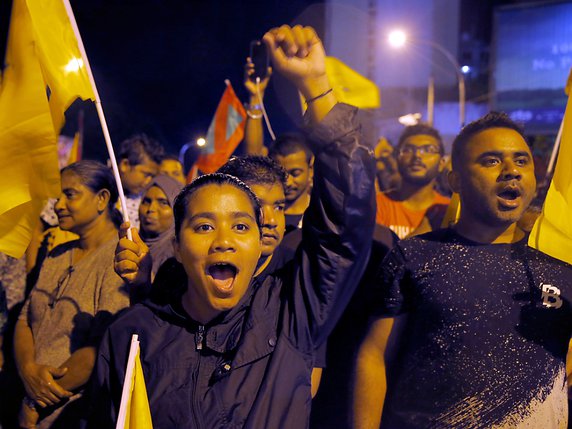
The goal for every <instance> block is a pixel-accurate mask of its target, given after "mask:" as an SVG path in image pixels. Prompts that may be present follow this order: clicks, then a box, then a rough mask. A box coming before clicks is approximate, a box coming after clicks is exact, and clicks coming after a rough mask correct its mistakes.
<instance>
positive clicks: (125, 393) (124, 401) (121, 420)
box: [115, 334, 139, 429]
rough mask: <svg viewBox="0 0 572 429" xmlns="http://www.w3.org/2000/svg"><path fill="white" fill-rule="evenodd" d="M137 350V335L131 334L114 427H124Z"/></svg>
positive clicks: (117, 428) (118, 428)
mask: <svg viewBox="0 0 572 429" xmlns="http://www.w3.org/2000/svg"><path fill="white" fill-rule="evenodd" d="M138 351H139V336H138V335H137V334H133V335H132V336H131V346H130V347H129V357H128V358H127V368H126V369H125V379H124V380H123V390H122V391H121V402H120V405H119V415H118V416H117V424H116V425H115V429H124V428H125V418H126V417H127V406H128V404H129V398H130V397H131V391H132V390H133V371H134V370H135V358H136V357H137V352H138Z"/></svg>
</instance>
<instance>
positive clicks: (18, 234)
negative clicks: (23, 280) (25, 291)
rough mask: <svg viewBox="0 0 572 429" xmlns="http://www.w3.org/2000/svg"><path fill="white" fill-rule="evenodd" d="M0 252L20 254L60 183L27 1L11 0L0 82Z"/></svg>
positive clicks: (12, 254)
mask: <svg viewBox="0 0 572 429" xmlns="http://www.w3.org/2000/svg"><path fill="white" fill-rule="evenodd" d="M0 153H1V154H2V156H1V157H0V171H2V177H3V180H2V186H0V251H2V252H4V253H6V254H8V255H10V256H13V257H15V258H19V257H21V256H22V255H23V254H24V251H25V250H26V247H27V245H28V243H29V242H30V238H31V236H32V230H33V228H34V227H35V225H36V223H37V222H38V216H39V213H40V211H41V209H42V207H43V205H44V203H45V201H46V200H47V198H48V196H57V195H58V194H59V190H60V189H59V188H60V185H59V183H60V177H59V170H58V153H57V140H56V133H55V132H54V127H53V125H52V118H51V115H50V109H49V106H48V100H47V98H46V90H45V84H44V80H43V77H42V73H41V69H40V65H39V63H38V60H37V57H36V56H35V53H34V40H33V38H32V30H31V21H30V16H29V14H28V11H27V8H26V5H25V2H24V1H23V0H14V2H13V5H12V17H11V25H10V31H9V35H8V46H7V51H6V69H5V70H4V73H3V75H2V83H1V86H0Z"/></svg>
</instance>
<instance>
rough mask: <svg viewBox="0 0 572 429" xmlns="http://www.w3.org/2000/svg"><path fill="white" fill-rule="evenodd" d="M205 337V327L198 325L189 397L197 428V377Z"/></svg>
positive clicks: (198, 425) (198, 428)
mask: <svg viewBox="0 0 572 429" xmlns="http://www.w3.org/2000/svg"><path fill="white" fill-rule="evenodd" d="M204 337H205V327H204V326H203V325H199V327H198V329H197V333H196V335H195V347H196V350H197V354H198V358H197V366H196V368H195V371H194V379H195V382H194V388H193V397H192V398H191V414H192V417H193V422H194V427H195V428H197V429H200V428H201V421H200V417H199V399H198V391H199V386H198V384H199V379H200V376H199V375H200V374H199V373H200V370H201V350H202V349H203V341H204Z"/></svg>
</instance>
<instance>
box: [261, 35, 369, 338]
mask: <svg viewBox="0 0 572 429" xmlns="http://www.w3.org/2000/svg"><path fill="white" fill-rule="evenodd" d="M264 41H265V43H267V45H268V46H269V52H270V58H271V59H272V63H273V66H274V69H275V71H276V70H277V71H278V72H280V73H282V74H283V75H284V76H285V77H286V78H287V79H289V80H290V81H291V82H292V83H293V84H294V85H295V86H296V87H297V88H298V90H299V91H300V92H302V94H303V95H304V96H305V97H306V98H307V100H308V112H307V119H308V120H309V127H308V129H307V132H308V145H309V146H310V149H311V150H312V152H313V153H314V155H315V161H314V182H313V187H312V196H311V198H310V205H309V206H308V208H307V209H306V211H305V212H304V222H303V227H302V243H301V245H300V247H299V249H301V251H298V252H297V253H296V260H295V264H296V268H297V273H296V274H295V278H294V280H293V281H294V283H295V284H294V287H293V288H292V295H291V296H290V298H291V301H290V305H289V306H288V311H289V317H291V319H292V323H290V328H289V329H290V331H289V333H288V335H289V337H290V339H291V341H292V342H293V343H294V344H296V345H298V346H299V347H300V349H305V348H306V347H308V345H309V346H310V347H314V349H315V348H317V347H319V346H320V345H321V344H323V343H324V341H326V339H327V337H328V335H329V334H330V332H331V331H332V329H333V328H334V326H335V324H336V322H337V320H338V319H339V317H340V315H341V313H342V311H343V309H344V307H345V306H346V304H347V302H348V301H349V299H350V297H351V295H352V293H353V291H354V289H355V286H356V285H357V282H358V281H359V279H360V277H361V274H362V272H363V270H364V269H365V265H366V262H367V259H368V255H369V251H370V247H371V241H372V236H373V226H374V223H375V210H374V207H375V201H374V198H373V196H374V195H373V188H374V186H373V183H374V178H375V163H374V158H373V152H372V151H371V149H370V148H369V147H367V146H366V145H365V144H364V143H363V139H362V135H361V132H360V123H359V119H358V116H357V108H355V107H352V106H349V105H347V104H341V103H336V98H335V96H334V95H333V92H332V91H331V88H330V86H329V82H328V78H327V76H326V67H325V52H324V48H323V46H322V43H321V41H320V39H319V38H318V37H317V35H316V33H315V32H314V30H313V29H311V28H308V27H306V28H302V27H298V26H297V27H294V28H290V27H288V26H282V27H280V28H277V29H273V30H270V31H269V32H268V33H266V34H265V35H264Z"/></svg>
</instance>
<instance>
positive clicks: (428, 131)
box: [397, 124, 445, 156]
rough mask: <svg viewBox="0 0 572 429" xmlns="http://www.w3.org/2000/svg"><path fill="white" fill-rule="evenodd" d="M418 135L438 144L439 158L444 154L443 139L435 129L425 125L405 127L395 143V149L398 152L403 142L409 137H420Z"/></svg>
mask: <svg viewBox="0 0 572 429" xmlns="http://www.w3.org/2000/svg"><path fill="white" fill-rule="evenodd" d="M420 135H424V136H431V137H433V138H434V139H435V140H437V143H438V144H439V153H440V154H441V156H443V155H444V154H445V146H443V139H442V138H441V134H439V131H437V130H436V129H435V128H433V127H432V126H430V125H427V124H416V125H410V126H408V127H405V129H404V130H403V132H402V133H401V135H400V136H399V141H398V142H397V149H398V150H399V148H400V147H401V145H402V144H403V143H405V140H407V139H408V138H409V137H413V136H420Z"/></svg>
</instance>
